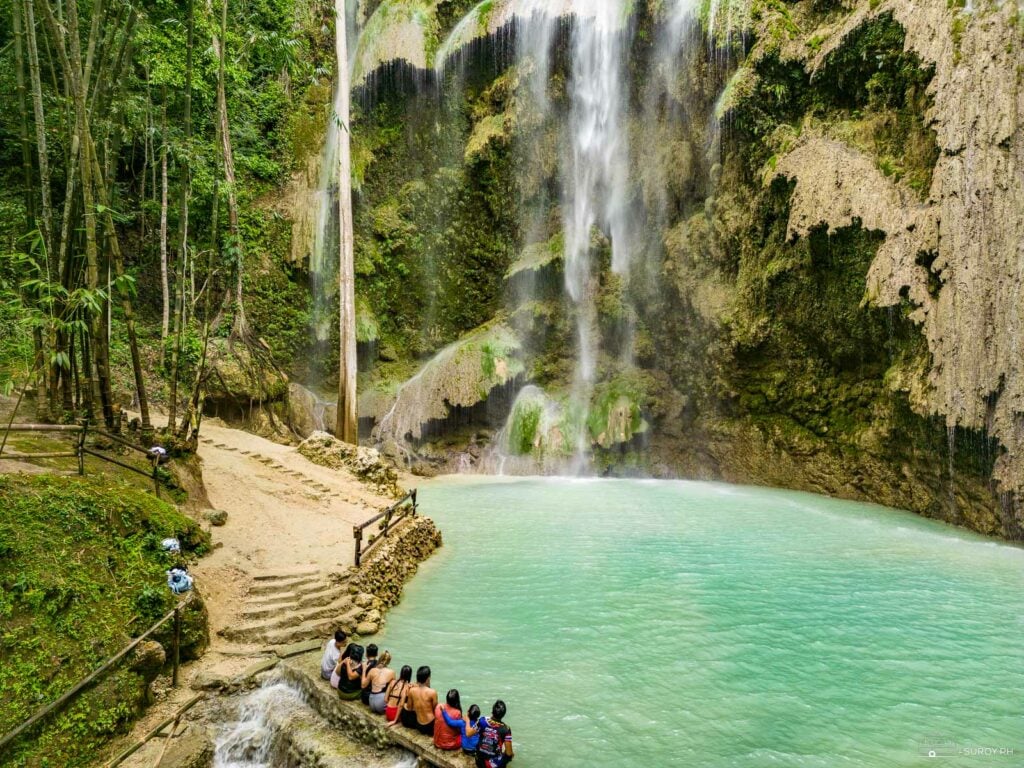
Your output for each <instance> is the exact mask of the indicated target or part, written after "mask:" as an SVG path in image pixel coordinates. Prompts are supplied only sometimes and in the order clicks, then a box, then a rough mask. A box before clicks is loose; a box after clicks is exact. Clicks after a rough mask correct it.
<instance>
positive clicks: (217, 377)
mask: <svg viewBox="0 0 1024 768" xmlns="http://www.w3.org/2000/svg"><path fill="white" fill-rule="evenodd" d="M207 367H208V369H209V375H208V377H207V384H206V401H207V403H208V404H210V405H212V406H216V405H218V404H225V405H228V406H234V407H239V408H245V407H249V406H251V405H253V404H256V403H262V402H273V401H275V400H283V399H284V398H285V397H286V396H287V395H288V379H287V378H286V377H285V376H284V374H283V373H281V372H280V371H278V370H277V369H276V368H274V367H273V366H271V365H269V364H268V363H267V361H266V360H265V359H263V356H256V355H253V353H252V350H250V349H249V348H248V347H247V346H246V345H245V344H243V343H240V342H231V341H229V340H227V339H211V340H210V348H209V351H208V353H207Z"/></svg>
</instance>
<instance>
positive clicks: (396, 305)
mask: <svg viewBox="0 0 1024 768" xmlns="http://www.w3.org/2000/svg"><path fill="white" fill-rule="evenodd" d="M459 98H461V96H460V97H459ZM469 98H472V94H471V95H470V97H469ZM464 108H465V105H464V104H462V103H461V102H460V103H458V104H456V105H449V107H446V109H450V110H451V111H450V112H447V113H446V119H445V120H444V121H442V122H441V123H438V121H436V120H435V119H434V117H433V116H431V115H430V114H429V112H428V111H427V110H426V109H423V108H420V107H419V106H418V105H417V104H416V103H415V99H411V100H410V99H409V97H408V95H407V94H404V93H400V92H395V91H390V90H385V92H384V93H382V94H380V101H379V102H378V103H377V104H376V105H375V106H374V107H373V109H371V110H370V111H369V112H367V113H366V114H364V115H362V116H361V117H359V118H358V121H357V122H356V123H355V127H354V130H353V135H354V136H355V137H356V142H357V144H358V145H360V146H361V147H363V148H364V149H363V150H361V151H362V152H363V153H365V154H366V156H367V158H371V159H372V160H371V161H370V162H369V163H368V164H367V165H366V167H365V169H364V171H363V173H364V179H363V191H362V194H361V195H360V196H359V197H358V199H357V205H356V210H355V223H356V243H355V246H356V254H355V257H356V271H357V288H358V291H359V294H360V295H361V296H364V297H366V299H367V300H368V302H369V304H370V307H371V308H372V310H373V313H374V315H375V316H376V317H377V318H378V319H379V320H380V324H381V327H380V332H381V334H382V336H384V337H385V338H388V339H391V340H394V341H398V342H399V346H400V347H402V348H404V349H405V350H406V351H407V352H412V353H414V354H415V353H418V352H420V351H424V352H425V351H430V350H435V349H437V348H439V347H440V346H442V345H443V344H445V343H448V342H451V341H453V340H454V339H456V338H458V337H459V336H461V335H462V334H464V333H466V332H467V331H469V330H471V329H473V328H476V327H478V326H480V325H482V324H483V323H484V322H486V321H487V320H489V319H490V318H491V317H493V316H494V313H495V311H496V310H497V309H498V306H499V301H500V298H501V288H502V285H503V278H504V274H505V272H506V270H507V268H508V265H509V264H510V263H511V260H512V256H513V253H514V250H513V249H514V248H515V244H516V239H517V238H516V235H517V221H516V218H517V217H516V196H515V193H514V188H513V184H514V179H515V169H514V167H513V165H512V160H511V157H510V151H509V148H508V147H507V146H504V145H501V144H500V143H497V142H491V143H490V144H489V145H488V146H487V147H486V148H485V149H483V150H482V151H481V152H480V153H479V155H478V156H477V157H476V158H475V160H474V162H473V165H471V166H468V167H466V166H463V154H464V143H465V140H466V136H467V135H468V129H469V127H468V125H467V123H466V122H465V121H464V119H463V117H462V114H463V113H462V110H463V109H464ZM480 119H483V118H482V117H481V118H480ZM356 154H357V155H359V154H360V151H358V150H357V152H356Z"/></svg>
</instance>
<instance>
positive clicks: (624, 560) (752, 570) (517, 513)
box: [377, 478, 1024, 768]
mask: <svg viewBox="0 0 1024 768" xmlns="http://www.w3.org/2000/svg"><path fill="white" fill-rule="evenodd" d="M420 499H421V508H422V510H423V512H424V513H425V514H428V515H430V516H431V517H433V518H434V519H435V520H436V521H437V522H438V524H439V525H440V527H441V529H442V530H443V532H444V537H445V546H444V548H443V549H442V550H441V551H440V552H439V553H438V554H437V555H435V556H434V557H433V558H432V559H431V560H430V561H429V562H428V563H426V564H425V565H424V566H423V567H422V568H421V570H420V573H419V575H418V576H417V577H416V579H414V581H413V582H412V584H411V585H410V586H409V587H408V588H407V590H406V595H405V598H404V600H403V603H402V604H401V605H400V606H399V607H398V608H396V609H395V610H394V611H393V612H392V613H391V614H390V617H389V622H388V625H387V627H386V629H385V631H384V633H383V634H382V636H381V637H380V638H379V639H378V640H377V642H378V643H379V644H381V646H382V647H387V648H390V649H392V651H393V653H394V654H395V657H396V661H397V662H398V664H399V665H400V664H404V663H408V664H410V665H412V666H413V667H414V668H415V667H416V666H417V665H419V664H424V663H427V664H430V665H431V666H432V667H433V670H434V685H435V687H436V688H438V689H439V690H440V692H441V695H442V696H443V694H444V692H445V690H447V689H448V688H450V687H457V688H459V689H460V691H461V692H462V701H463V704H464V705H465V706H467V707H468V705H469V704H470V703H471V702H476V703H479V704H480V705H481V707H482V708H483V709H484V710H485V711H489V709H490V704H491V702H492V701H493V700H494V699H495V698H498V697H500V698H503V699H505V701H506V702H507V703H508V705H509V714H508V717H507V721H508V723H509V724H510V725H511V726H512V729H513V735H514V737H515V741H516V744H517V750H518V752H519V757H518V759H517V760H516V762H515V765H516V766H519V768H526V767H527V766H534V768H560V767H561V766H567V767H568V766H574V767H575V766H588V767H589V766H609V768H610V767H611V766H615V767H616V768H629V767H632V766H636V768H640V767H641V766H643V768H657V767H659V766H676V765H678V766H737V767H741V768H747V767H748V766H749V768H763V767H764V766H773V765H774V766H822V767H823V768H824V767H828V768H832V767H833V766H839V767H847V766H865V767H871V768H879V767H880V766H915V765H935V764H936V759H939V760H940V762H939V764H941V765H945V766H954V765H956V766H959V765H978V766H983V765H1000V766H1002V765H1024V632H1022V630H1024V549H1020V548H1017V547H1013V546H1008V545H1002V544H998V543H995V542H991V541H988V540H985V539H982V538H980V537H976V536H973V535H969V534H966V533H961V532H959V531H957V530H955V529H951V528H949V527H946V526H944V525H941V524H938V523H933V522H931V521H927V520H924V519H921V518H918V517H917V516H914V515H911V514H909V513H903V512H898V511H894V510H889V509H885V508H882V507H876V506H871V505H864V504H857V503H852V502H846V501H838V500H834V499H827V498H821V497H817V496H812V495H807V494H799V493H793V492H786V491H776V490H766V489H755V488H741V487H734V486H726V485H716V484H706V483H688V482H660V481H658V482H655V481H625V480H624V481H619V480H567V479H527V480H507V479H504V478H502V479H494V478H450V479H443V480H440V481H435V482H432V483H430V484H429V485H427V486H426V487H424V488H422V489H421V492H420ZM1007 750H1012V754H1005V751H1007ZM929 751H933V752H936V753H937V758H930V757H929V756H928V752H929ZM979 751H980V754H979ZM1000 751H1003V752H1004V754H1000Z"/></svg>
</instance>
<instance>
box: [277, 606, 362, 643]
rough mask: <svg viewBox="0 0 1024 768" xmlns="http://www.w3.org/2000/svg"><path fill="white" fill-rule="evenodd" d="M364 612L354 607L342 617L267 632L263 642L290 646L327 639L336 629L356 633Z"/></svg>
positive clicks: (312, 620) (311, 621)
mask: <svg viewBox="0 0 1024 768" xmlns="http://www.w3.org/2000/svg"><path fill="white" fill-rule="evenodd" d="M362 612H363V609H362V608H358V607H353V608H352V609H351V610H349V611H348V612H347V613H345V614H343V615H341V616H335V617H331V618H326V619H311V620H310V621H305V622H303V623H302V624H297V625H295V626H294V627H287V628H285V629H274V630H270V631H269V632H267V633H266V634H265V635H264V637H263V640H264V641H265V642H266V643H267V644H268V645H290V644H291V643H297V642H299V641H300V640H313V639H315V638H318V637H327V635H328V634H330V633H331V632H333V631H334V630H335V629H339V628H340V629H343V630H345V631H346V632H349V633H351V632H353V631H355V628H356V624H358V623H359V621H358V617H359V615H360V614H361V613H362Z"/></svg>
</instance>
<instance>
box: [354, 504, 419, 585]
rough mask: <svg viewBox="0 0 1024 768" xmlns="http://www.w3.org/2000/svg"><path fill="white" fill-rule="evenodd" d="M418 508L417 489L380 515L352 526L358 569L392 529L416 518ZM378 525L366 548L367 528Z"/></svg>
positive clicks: (368, 539) (367, 541)
mask: <svg viewBox="0 0 1024 768" xmlns="http://www.w3.org/2000/svg"><path fill="white" fill-rule="evenodd" d="M416 506H417V505H416V489H415V488H413V489H412V490H411V491H409V493H407V494H405V496H403V497H402V498H401V499H399V500H398V501H396V502H395V503H394V504H392V505H391V506H390V507H388V508H387V509H385V510H384V511H383V512H381V513H380V514H379V515H376V516H375V517H372V518H370V519H369V520H367V521H366V522H365V523H363V524H362V525H354V526H352V537H353V538H354V539H355V540H356V567H358V566H359V563H360V561H361V559H362V556H363V555H364V554H366V553H367V552H369V551H370V549H371V548H372V547H373V545H374V544H376V543H378V542H379V541H380V540H381V539H384V538H386V537H387V535H388V532H389V531H390V530H391V529H392V528H394V527H395V526H396V525H398V524H399V523H400V522H401V521H402V520H405V519H406V518H407V517H415V516H416ZM378 523H379V524H380V525H379V528H378V529H377V532H376V533H374V534H371V535H370V536H369V537H368V538H367V540H366V545H365V546H364V545H363V533H364V532H365V531H366V529H367V528H370V527H372V526H374V525H377V524H378Z"/></svg>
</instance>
